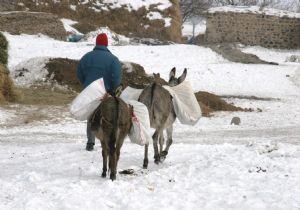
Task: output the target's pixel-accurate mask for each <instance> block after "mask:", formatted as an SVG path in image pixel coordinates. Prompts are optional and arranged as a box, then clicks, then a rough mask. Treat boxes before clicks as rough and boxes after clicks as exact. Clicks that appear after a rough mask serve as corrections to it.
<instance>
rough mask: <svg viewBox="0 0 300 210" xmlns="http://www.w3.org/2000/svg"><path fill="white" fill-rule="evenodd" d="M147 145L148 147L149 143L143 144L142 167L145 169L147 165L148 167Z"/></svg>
mask: <svg viewBox="0 0 300 210" xmlns="http://www.w3.org/2000/svg"><path fill="white" fill-rule="evenodd" d="M148 147H149V143H148V144H146V145H145V152H144V163H143V168H144V169H147V167H148Z"/></svg>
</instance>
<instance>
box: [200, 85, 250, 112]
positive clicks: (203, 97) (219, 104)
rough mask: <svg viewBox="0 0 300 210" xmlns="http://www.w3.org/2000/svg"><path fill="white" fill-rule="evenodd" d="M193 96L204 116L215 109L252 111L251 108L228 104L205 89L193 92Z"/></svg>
mask: <svg viewBox="0 0 300 210" xmlns="http://www.w3.org/2000/svg"><path fill="white" fill-rule="evenodd" d="M195 96H196V98H197V101H198V103H199V105H200V107H201V110H202V115H203V116H206V117H208V116H210V114H211V113H212V112H216V111H230V112H236V111H243V112H249V111H253V110H252V109H247V108H241V107H237V106H234V105H232V104H229V103H227V102H226V101H224V100H223V99H222V98H221V97H220V96H217V95H214V94H212V93H208V92H205V91H199V92H197V93H195Z"/></svg>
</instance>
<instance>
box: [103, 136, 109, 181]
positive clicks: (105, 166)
mask: <svg viewBox="0 0 300 210" xmlns="http://www.w3.org/2000/svg"><path fill="white" fill-rule="evenodd" d="M101 146H102V159H103V171H102V175H101V176H102V177H103V178H105V177H106V172H107V156H108V148H107V146H106V145H105V143H102V141H101Z"/></svg>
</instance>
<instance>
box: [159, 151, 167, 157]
mask: <svg viewBox="0 0 300 210" xmlns="http://www.w3.org/2000/svg"><path fill="white" fill-rule="evenodd" d="M167 155H168V151H162V152H161V155H160V156H164V157H166V156H167Z"/></svg>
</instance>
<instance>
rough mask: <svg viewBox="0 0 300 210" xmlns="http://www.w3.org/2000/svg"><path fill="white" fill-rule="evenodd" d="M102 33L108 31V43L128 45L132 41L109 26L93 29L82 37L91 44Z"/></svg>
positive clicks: (83, 40)
mask: <svg viewBox="0 0 300 210" xmlns="http://www.w3.org/2000/svg"><path fill="white" fill-rule="evenodd" d="M100 33H106V35H107V38H108V45H128V44H129V42H130V39H129V38H127V37H126V36H123V35H119V34H117V33H115V32H113V31H112V30H110V29H109V28H108V27H100V28H99V29H98V30H97V31H92V32H90V33H88V34H86V35H85V36H84V37H83V38H82V40H81V41H82V42H88V43H90V44H95V43H96V37H97V35H98V34H100Z"/></svg>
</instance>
